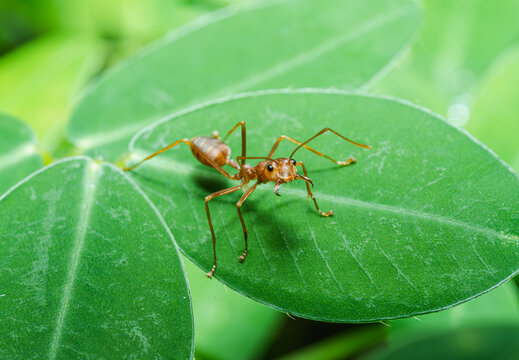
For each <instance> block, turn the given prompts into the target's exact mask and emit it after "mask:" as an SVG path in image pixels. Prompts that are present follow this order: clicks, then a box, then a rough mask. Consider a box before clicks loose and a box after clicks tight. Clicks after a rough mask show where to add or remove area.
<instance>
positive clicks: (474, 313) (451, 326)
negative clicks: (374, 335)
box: [390, 282, 519, 343]
mask: <svg viewBox="0 0 519 360" xmlns="http://www.w3.org/2000/svg"><path fill="white" fill-rule="evenodd" d="M515 324H519V293H518V291H517V287H516V286H515V284H514V283H513V282H508V283H506V284H503V285H501V286H500V287H498V288H497V289H494V290H492V291H490V292H489V293H487V294H484V295H483V296H480V297H478V298H476V299H474V300H472V301H469V302H467V303H465V304H461V305H458V306H455V307H453V308H451V309H448V310H445V311H441V312H437V313H434V314H427V315H423V316H420V317H415V318H410V319H403V320H395V321H392V322H391V332H390V341H391V342H392V343H396V342H405V341H407V340H408V339H409V337H412V336H415V335H418V334H427V335H430V334H431V333H433V332H437V333H441V332H445V331H447V330H456V329H460V328H468V327H473V328H475V327H481V326H488V325H515Z"/></svg>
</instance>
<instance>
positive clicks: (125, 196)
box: [0, 158, 193, 359]
mask: <svg viewBox="0 0 519 360" xmlns="http://www.w3.org/2000/svg"><path fill="white" fill-rule="evenodd" d="M0 218H1V219H2V226H1V227H0V249H1V252H0V284H1V285H0V312H1V313H2V314H3V318H2V327H1V329H0V357H1V358H20V359H29V358H40V359H43V358H50V359H56V358H60V359H71V358H77V357H78V356H80V357H88V358H112V357H113V356H114V354H117V357H119V358H144V357H145V358H158V357H162V358H165V357H170V358H177V359H186V358H189V357H190V354H191V353H192V336H193V334H192V321H191V311H190V297H189V292H188V288H187V285H186V279H185V276H184V273H183V268H182V265H181V262H180V259H179V256H178V251H177V249H176V245H175V244H174V243H173V242H172V236H171V234H170V233H169V231H168V230H167V228H165V227H164V223H163V220H162V218H161V217H160V215H158V213H157V212H156V210H155V209H154V207H153V205H152V204H151V203H150V202H149V200H147V198H146V197H145V196H144V195H143V194H142V192H140V191H139V190H138V188H137V187H136V185H135V184H134V183H133V182H132V181H130V180H129V178H128V177H127V176H124V175H123V174H122V173H121V171H120V170H119V169H117V168H115V167H113V166H112V165H108V164H98V163H97V162H94V161H91V160H89V159H87V158H72V159H69V160H66V161H62V162H57V163H54V164H53V165H51V166H49V167H46V168H44V169H43V170H42V171H40V172H38V173H36V174H35V175H33V176H31V177H29V178H27V179H26V180H25V181H23V182H21V183H20V184H19V185H18V186H17V187H15V188H13V189H12V190H11V191H10V192H8V193H7V194H6V195H4V197H2V198H1V199H0Z"/></svg>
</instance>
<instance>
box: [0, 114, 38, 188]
mask: <svg viewBox="0 0 519 360" xmlns="http://www.w3.org/2000/svg"><path fill="white" fill-rule="evenodd" d="M42 165H43V159H42V158H41V156H40V154H38V152H37V150H36V136H35V135H34V133H33V132H32V131H31V129H30V128H29V127H28V126H27V125H26V124H24V123H22V122H21V121H19V120H17V119H15V118H13V117H11V116H7V115H4V114H0V195H2V194H3V193H4V192H5V191H7V190H8V189H9V188H10V187H11V186H13V185H15V184H16V183H17V182H18V181H20V180H21V179H23V178H24V177H26V176H27V175H29V174H31V173H32V172H34V171H36V170H38V169H39V168H40V167H41V166H42Z"/></svg>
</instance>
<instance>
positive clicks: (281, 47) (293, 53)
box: [68, 0, 420, 160]
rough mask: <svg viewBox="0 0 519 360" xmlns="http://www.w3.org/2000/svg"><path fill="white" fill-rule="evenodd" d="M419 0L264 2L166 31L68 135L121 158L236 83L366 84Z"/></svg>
mask: <svg viewBox="0 0 519 360" xmlns="http://www.w3.org/2000/svg"><path fill="white" fill-rule="evenodd" d="M419 20H420V10H419V6H418V5H417V4H416V3H415V2H414V1H411V0H372V1H369V2H363V1H356V0H327V1H322V0H287V1H261V2H258V3H256V5H254V6H251V5H247V6H246V7H244V8H243V9H242V10H241V11H236V10H235V9H233V8H232V9H227V10H224V11H220V12H216V13H214V14H212V15H210V16H208V17H206V18H203V19H200V20H199V21H196V22H193V23H191V24H190V25H188V26H186V27H184V28H183V29H181V30H178V31H176V32H173V33H172V34H170V35H169V36H166V37H165V38H163V39H162V40H161V41H159V42H158V43H156V44H154V45H153V46H152V47H150V48H149V49H147V50H146V51H143V52H141V53H140V55H138V56H136V57H134V58H133V59H131V60H130V61H127V62H126V63H125V64H124V65H121V66H119V67H118V68H116V69H115V70H113V71H112V72H111V73H110V74H109V75H107V76H105V77H104V78H103V79H102V80H100V81H99V82H98V83H97V84H96V85H94V86H93V87H92V88H91V89H90V91H89V92H88V93H87V94H86V96H85V97H84V98H83V100H82V101H81V102H80V103H79V105H78V107H77V109H76V111H75V113H74V114H73V116H72V119H71V123H70V126H69V128H68V135H69V138H70V139H71V140H72V141H73V142H74V143H75V144H76V145H77V146H78V147H79V148H80V149H81V150H83V151H84V152H85V153H86V154H91V155H95V156H103V157H104V158H105V159H111V160H116V159H118V158H119V157H120V156H121V155H122V154H124V153H125V151H126V150H127V144H128V140H129V139H130V138H131V136H132V135H133V134H135V133H136V132H137V131H138V130H140V129H142V128H143V127H145V126H146V125H149V124H151V123H152V122H154V121H155V120H158V119H159V118H161V117H162V116H164V115H167V114H170V113H171V112H172V111H173V110H179V109H182V108H186V107H187V106H190V105H194V104H199V103H200V102H203V101H206V100H209V99H213V98H216V97H220V96H225V95H228V94H231V93H236V92H238V91H245V90H254V89H268V88H284V87H306V86H312V87H323V88H328V87H339V88H344V89H353V88H358V87H360V86H362V85H365V84H366V83H367V82H369V81H370V80H372V79H373V78H374V77H375V76H376V75H377V74H379V72H380V71H381V70H382V69H383V68H385V67H386V66H387V65H388V63H389V62H390V61H391V60H392V59H393V58H394V57H395V55H396V54H398V53H399V52H401V51H402V50H403V48H405V47H406V45H407V43H408V42H409V40H410V39H411V37H412V36H413V34H414V33H415V30H416V29H417V27H418V24H419Z"/></svg>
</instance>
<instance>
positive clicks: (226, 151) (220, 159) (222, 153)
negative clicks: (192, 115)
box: [191, 136, 231, 167]
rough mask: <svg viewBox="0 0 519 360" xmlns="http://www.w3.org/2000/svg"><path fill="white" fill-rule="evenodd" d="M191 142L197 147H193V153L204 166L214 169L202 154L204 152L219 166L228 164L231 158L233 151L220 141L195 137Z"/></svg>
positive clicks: (212, 138) (206, 137) (205, 137)
mask: <svg viewBox="0 0 519 360" xmlns="http://www.w3.org/2000/svg"><path fill="white" fill-rule="evenodd" d="M191 142H192V143H193V144H194V145H196V147H194V146H191V152H192V153H193V155H195V157H196V158H197V159H198V161H200V162H201V163H202V164H204V165H206V166H209V167H213V166H212V165H211V164H210V163H209V162H208V161H207V160H206V159H205V158H204V157H203V156H202V155H201V154H200V152H201V151H202V152H203V153H204V154H205V155H206V156H207V157H208V158H209V159H211V160H212V161H214V162H215V163H216V164H218V165H219V166H223V165H225V164H226V163H227V160H228V159H229V157H230V156H231V149H230V148H229V146H228V145H227V144H226V143H224V142H222V141H221V140H219V139H216V138H214V137H209V136H195V137H194V138H193V139H191Z"/></svg>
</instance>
